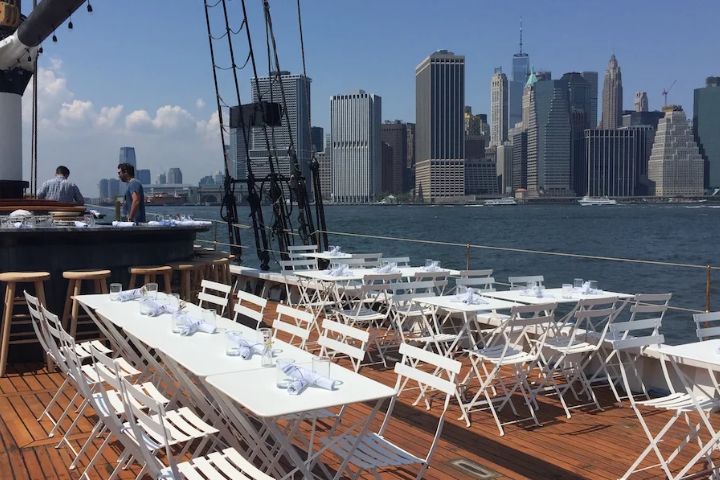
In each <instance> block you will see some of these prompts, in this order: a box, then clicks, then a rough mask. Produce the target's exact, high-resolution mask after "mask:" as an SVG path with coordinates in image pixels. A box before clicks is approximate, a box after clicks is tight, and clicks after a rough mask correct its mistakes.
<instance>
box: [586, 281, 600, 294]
mask: <svg viewBox="0 0 720 480" xmlns="http://www.w3.org/2000/svg"><path fill="white" fill-rule="evenodd" d="M588 283H589V284H590V285H589V287H590V293H597V291H598V282H597V280H588Z"/></svg>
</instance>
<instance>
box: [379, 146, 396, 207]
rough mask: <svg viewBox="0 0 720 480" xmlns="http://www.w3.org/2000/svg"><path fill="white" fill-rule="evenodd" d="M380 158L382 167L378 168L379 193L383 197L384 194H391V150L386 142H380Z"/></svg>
mask: <svg viewBox="0 0 720 480" xmlns="http://www.w3.org/2000/svg"><path fill="white" fill-rule="evenodd" d="M380 156H381V157H382V159H381V163H382V166H381V167H380V179H381V180H380V193H381V194H382V195H383V196H384V195H385V194H388V193H392V192H391V190H392V181H393V171H392V167H393V148H392V147H391V146H390V145H388V144H387V143H386V142H380Z"/></svg>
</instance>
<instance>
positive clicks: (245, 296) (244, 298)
mask: <svg viewBox="0 0 720 480" xmlns="http://www.w3.org/2000/svg"><path fill="white" fill-rule="evenodd" d="M237 298H238V300H240V301H241V302H250V303H252V304H254V305H257V306H258V307H260V308H265V307H266V306H267V302H268V301H267V299H266V298H263V297H259V296H257V295H253V294H252V293H249V292H246V291H244V290H238V292H237Z"/></svg>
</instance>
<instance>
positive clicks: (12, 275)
mask: <svg viewBox="0 0 720 480" xmlns="http://www.w3.org/2000/svg"><path fill="white" fill-rule="evenodd" d="M49 279H50V273H49V272H4V273H0V282H19V283H25V282H35V281H44V280H49Z"/></svg>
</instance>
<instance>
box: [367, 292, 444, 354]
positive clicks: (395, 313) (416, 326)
mask: <svg viewBox="0 0 720 480" xmlns="http://www.w3.org/2000/svg"><path fill="white" fill-rule="evenodd" d="M391 291H392V293H391V294H390V297H389V301H390V308H389V312H388V318H389V320H390V323H389V325H388V330H387V333H386V336H385V339H384V341H383V345H382V348H381V350H380V355H381V356H382V358H383V362H385V352H386V351H387V350H389V349H390V348H392V347H394V346H399V345H400V344H402V343H408V342H407V341H406V335H408V341H409V339H410V338H413V337H420V336H421V335H420V332H422V331H423V326H424V325H425V324H426V322H427V316H429V315H432V314H433V308H432V307H429V306H427V305H423V304H421V303H418V302H415V301H414V300H416V299H420V298H423V297H435V296H437V293H436V290H435V282H434V281H432V280H430V281H411V282H396V283H393V284H391Z"/></svg>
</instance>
